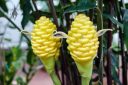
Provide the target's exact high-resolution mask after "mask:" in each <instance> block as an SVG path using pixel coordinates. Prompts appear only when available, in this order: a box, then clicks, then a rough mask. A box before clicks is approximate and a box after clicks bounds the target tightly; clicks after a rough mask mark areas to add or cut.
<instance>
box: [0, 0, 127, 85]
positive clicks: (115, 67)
mask: <svg viewBox="0 0 128 85" xmlns="http://www.w3.org/2000/svg"><path fill="white" fill-rule="evenodd" d="M80 13H82V14H85V15H87V16H88V17H90V20H91V21H92V22H93V24H94V25H95V28H96V30H97V33H99V35H100V36H99V43H100V44H99V48H98V52H97V55H96V57H95V59H94V61H93V71H92V77H91V80H90V82H89V85H128V78H127V77H128V71H127V70H128V67H127V62H128V0H0V85H60V84H55V82H54V79H52V78H51V75H49V74H48V72H47V69H46V68H45V65H44V64H43V62H41V60H40V58H39V57H37V56H38V55H36V53H34V52H33V49H32V43H31V42H32V39H31V37H32V35H31V32H32V30H33V29H34V24H35V22H36V21H37V20H38V19H39V18H40V17H41V16H46V17H47V18H49V19H50V20H51V21H52V22H54V24H55V25H56V28H57V31H61V32H62V33H64V34H65V35H68V31H69V30H70V29H71V24H72V22H73V21H74V18H75V17H76V16H77V15H78V14H80ZM85 23H86V22H85ZM108 29H112V30H108ZM62 33H61V34H62ZM64 34H62V35H61V37H64ZM67 39H68V38H67ZM67 39H65V38H61V40H60V42H61V46H60V54H59V58H58V60H57V61H55V72H56V75H57V77H58V78H59V80H60V82H61V85H86V84H84V83H83V81H82V78H81V74H80V73H79V69H78V68H77V66H76V64H75V61H74V60H73V58H72V55H71V54H70V52H69V50H68V49H67V47H68V44H69V43H67V41H66V40H67ZM42 47H43V45H42ZM85 69H86V68H85ZM85 75H86V74H85Z"/></svg>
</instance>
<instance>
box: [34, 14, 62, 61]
mask: <svg viewBox="0 0 128 85" xmlns="http://www.w3.org/2000/svg"><path fill="white" fill-rule="evenodd" d="M54 31H56V26H55V25H54V24H53V23H52V22H51V21H50V20H49V18H46V17H45V16H42V17H40V19H39V20H37V21H36V22H35V25H34V29H33V31H32V33H31V37H32V40H31V42H32V49H33V51H34V53H35V54H36V55H37V56H39V57H40V58H43V59H47V58H49V57H55V58H57V57H58V55H59V47H60V39H59V38H55V37H53V32H54Z"/></svg>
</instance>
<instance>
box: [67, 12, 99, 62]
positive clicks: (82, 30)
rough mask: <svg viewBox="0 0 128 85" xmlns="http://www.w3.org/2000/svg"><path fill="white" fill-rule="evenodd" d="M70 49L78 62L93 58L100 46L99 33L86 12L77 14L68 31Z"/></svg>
mask: <svg viewBox="0 0 128 85" xmlns="http://www.w3.org/2000/svg"><path fill="white" fill-rule="evenodd" d="M67 43H68V50H69V51H70V54H71V56H72V58H73V59H74V60H75V61H77V62H85V61H90V60H93V59H94V58H95V56H96V54H97V49H98V46H99V42H98V34H97V32H96V30H95V27H94V25H93V23H92V22H91V21H90V19H89V17H87V16H86V15H84V14H79V15H77V16H76V18H75V19H74V21H73V22H72V25H71V30H70V31H69V32H68V39H67Z"/></svg>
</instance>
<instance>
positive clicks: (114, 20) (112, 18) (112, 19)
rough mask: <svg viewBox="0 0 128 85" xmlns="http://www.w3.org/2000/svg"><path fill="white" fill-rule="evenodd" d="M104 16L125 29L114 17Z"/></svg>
mask: <svg viewBox="0 0 128 85" xmlns="http://www.w3.org/2000/svg"><path fill="white" fill-rule="evenodd" d="M103 16H104V17H105V18H107V19H109V20H111V21H112V22H113V23H114V24H116V25H118V26H119V27H121V28H122V29H123V24H122V23H120V22H118V21H117V20H116V19H115V18H114V17H113V16H111V15H109V14H103Z"/></svg>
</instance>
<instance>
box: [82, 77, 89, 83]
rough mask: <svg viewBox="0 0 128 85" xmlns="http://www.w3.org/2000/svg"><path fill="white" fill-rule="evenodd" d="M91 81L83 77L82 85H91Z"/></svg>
mask: <svg viewBox="0 0 128 85" xmlns="http://www.w3.org/2000/svg"><path fill="white" fill-rule="evenodd" d="M89 82H90V79H89V78H85V77H82V85H89Z"/></svg>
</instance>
